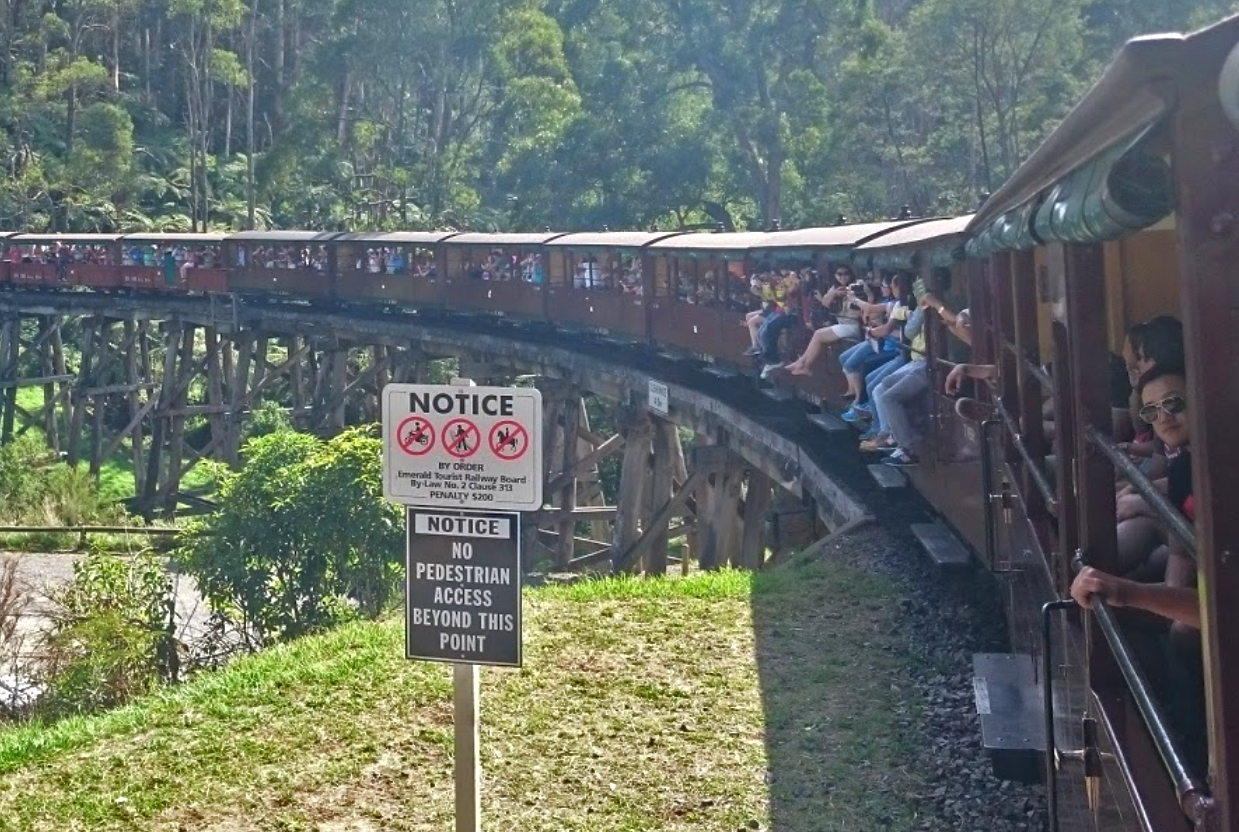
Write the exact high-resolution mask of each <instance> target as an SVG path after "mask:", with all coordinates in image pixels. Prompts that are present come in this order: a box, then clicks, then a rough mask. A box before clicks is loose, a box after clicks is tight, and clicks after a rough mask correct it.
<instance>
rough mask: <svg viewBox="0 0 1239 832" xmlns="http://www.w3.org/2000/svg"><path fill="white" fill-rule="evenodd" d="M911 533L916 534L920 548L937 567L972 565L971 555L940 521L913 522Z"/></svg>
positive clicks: (955, 567)
mask: <svg viewBox="0 0 1239 832" xmlns="http://www.w3.org/2000/svg"><path fill="white" fill-rule="evenodd" d="M912 534H914V535H916V539H917V541H919V542H920V544H921V548H923V549H924V550H925V553H926V554H927V555H929V557H930V559H931V560H932V561H933V562H934V563H935V564H936V565H937V566H938V568H939V569H968V568H969V567H971V566H972V555H970V554H969V553H968V550H967V549H966V548H965V547H964V544H962V543H960V542H959V539H958V538H956V537H955V535H953V534H951V530H950V529H948V528H947V527H946V526H944V525H942V524H941V523H913V524H912Z"/></svg>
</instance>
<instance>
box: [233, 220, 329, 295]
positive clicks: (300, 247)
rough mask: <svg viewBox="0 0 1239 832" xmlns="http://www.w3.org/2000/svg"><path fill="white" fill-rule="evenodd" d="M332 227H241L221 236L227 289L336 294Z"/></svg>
mask: <svg viewBox="0 0 1239 832" xmlns="http://www.w3.org/2000/svg"><path fill="white" fill-rule="evenodd" d="M337 236H339V234H338V233H337V232H332V231H241V232H238V233H236V234H229V235H228V236H226V237H225V238H224V262H225V263H226V264H227V267H228V288H229V290H230V291H232V292H235V293H238V294H244V295H252V296H256V297H264V296H273V295H284V296H292V297H297V298H303V299H306V300H312V301H320V302H321V301H327V300H332V299H334V298H335V293H336V287H335V277H336V275H335V258H334V257H333V256H332V253H331V243H332V241H333V240H335V238H336V237H337Z"/></svg>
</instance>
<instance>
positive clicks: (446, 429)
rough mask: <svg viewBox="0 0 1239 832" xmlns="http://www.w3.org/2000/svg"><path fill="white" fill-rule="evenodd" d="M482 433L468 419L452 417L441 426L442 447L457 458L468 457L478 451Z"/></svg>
mask: <svg viewBox="0 0 1239 832" xmlns="http://www.w3.org/2000/svg"><path fill="white" fill-rule="evenodd" d="M481 444H482V434H481V432H480V431H478V426H477V425H475V424H473V422H470V421H469V420H468V419H453V420H452V421H450V422H448V423H447V424H446V425H444V426H443V448H444V450H446V451H447V452H448V453H449V454H451V455H452V456H454V457H456V458H457V459H468V458H469V457H471V456H473V455H474V454H476V453H477V452H478V446H480V445H481Z"/></svg>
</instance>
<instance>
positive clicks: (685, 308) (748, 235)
mask: <svg viewBox="0 0 1239 832" xmlns="http://www.w3.org/2000/svg"><path fill="white" fill-rule="evenodd" d="M765 236H766V235H765V233H763V232H759V231H740V232H719V233H713V234H711V233H694V234H682V235H678V236H675V237H669V238H667V239H663V240H658V241H656V242H653V243H650V244H649V245H648V246H647V249H648V251H649V253H650V255H651V256H652V257H653V268H652V270H651V271H652V275H651V276H652V281H651V282H650V283H649V284H647V286H646V293H647V295H648V297H649V298H650V300H649V309H650V311H649V321H650V337H651V338H652V339H653V340H655V341H657V342H658V343H659V344H660V345H663V346H665V347H670V348H673V349H679V350H681V351H685V352H688V353H690V354H693V355H696V356H701V357H704V358H707V359H709V360H711V361H713V360H715V358H716V357H720V356H726V355H727V354H728V351H727V348H726V346H725V345H726V344H728V343H731V342H732V341H733V338H732V336H733V335H734V333H732V332H730V331H728V329H729V328H730V327H738V326H741V324H742V321H743V313H744V311H747V310H748V309H749V308H750V298H749V296H748V278H749V276H750V273H751V268H750V252H751V250H752V248H753V247H754V246H755V245H757V244H759V243H760V242H761V241H762V240H763V239H764V238H765Z"/></svg>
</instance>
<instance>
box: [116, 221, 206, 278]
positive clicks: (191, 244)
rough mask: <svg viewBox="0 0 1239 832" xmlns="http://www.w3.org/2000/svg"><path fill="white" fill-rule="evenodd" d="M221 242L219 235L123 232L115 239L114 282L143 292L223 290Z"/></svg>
mask: <svg viewBox="0 0 1239 832" xmlns="http://www.w3.org/2000/svg"><path fill="white" fill-rule="evenodd" d="M223 241H224V235H223V234H189V233H186V234H181V233H139V234H126V235H124V236H122V237H121V238H120V239H119V241H118V246H119V249H120V263H119V266H118V267H117V273H118V281H117V282H118V285H119V287H120V288H123V289H129V290H134V291H144V292H194V293H205V292H226V291H228V272H227V270H226V269H225V268H224V253H223Z"/></svg>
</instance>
